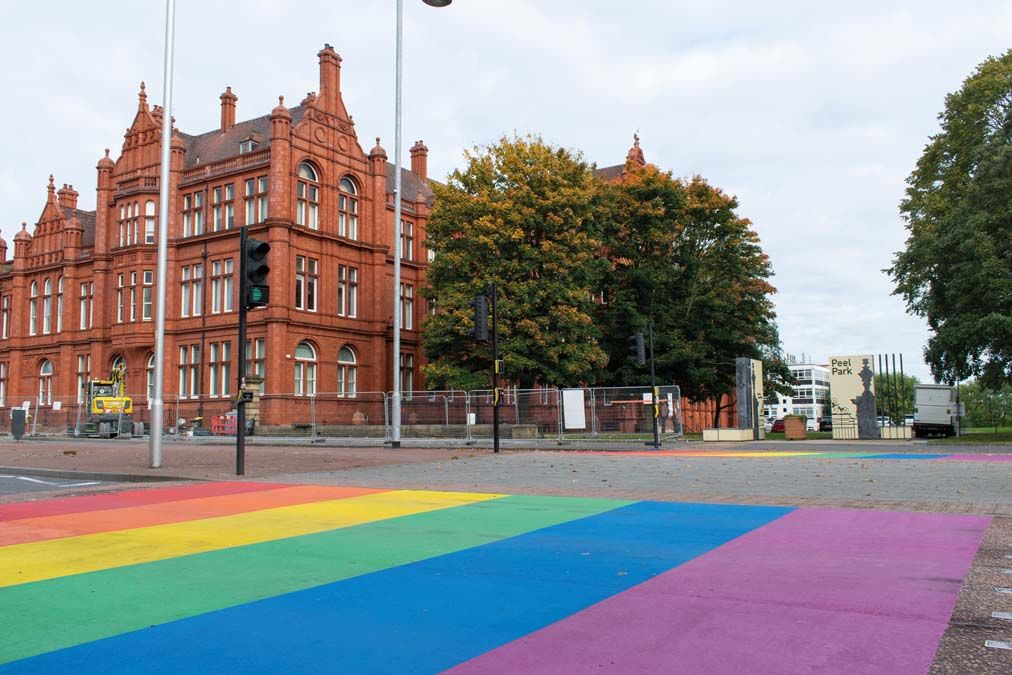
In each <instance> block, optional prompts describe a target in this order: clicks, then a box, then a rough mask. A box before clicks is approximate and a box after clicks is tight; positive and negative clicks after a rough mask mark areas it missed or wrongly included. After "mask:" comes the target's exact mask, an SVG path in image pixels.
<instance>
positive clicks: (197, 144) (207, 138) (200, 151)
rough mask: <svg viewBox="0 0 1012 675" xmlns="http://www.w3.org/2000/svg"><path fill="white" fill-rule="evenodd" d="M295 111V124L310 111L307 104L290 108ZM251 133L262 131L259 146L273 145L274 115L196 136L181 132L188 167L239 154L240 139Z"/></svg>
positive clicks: (293, 116)
mask: <svg viewBox="0 0 1012 675" xmlns="http://www.w3.org/2000/svg"><path fill="white" fill-rule="evenodd" d="M289 112H290V113H291V114H292V124H293V125H294V124H298V123H299V122H300V121H302V116H303V115H305V113H306V107H305V106H301V105H300V106H296V107H294V108H292V109H291V110H289ZM250 134H259V135H260V136H261V139H260V141H259V143H258V144H257V148H256V149H257V150H263V149H264V148H267V147H270V144H271V116H270V115H263V116H262V117H255V118H253V119H251V120H246V121H245V122H237V123H236V125H235V126H233V127H231V128H230V129H228V130H226V131H224V132H223V131H222V130H221V129H215V130H214V131H208V132H205V133H202V134H198V135H196V136H191V135H190V134H184V133H182V132H180V133H179V136H180V137H181V138H182V139H183V142H184V143H186V163H185V164H184V168H186V169H192V168H193V167H195V166H197V165H198V164H208V163H210V162H217V161H218V160H221V159H228V158H229V157H236V156H238V154H239V141H244V140H246V139H247V138H249V137H250Z"/></svg>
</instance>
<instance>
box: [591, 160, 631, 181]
mask: <svg viewBox="0 0 1012 675" xmlns="http://www.w3.org/2000/svg"><path fill="white" fill-rule="evenodd" d="M623 171H625V164H616V165H615V166H605V167H602V168H600V169H594V175H595V176H597V177H598V178H601V179H603V180H615V179H616V178H618V177H619V176H621V175H622V172H623Z"/></svg>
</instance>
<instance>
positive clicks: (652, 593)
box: [0, 482, 989, 674]
mask: <svg viewBox="0 0 1012 675" xmlns="http://www.w3.org/2000/svg"><path fill="white" fill-rule="evenodd" d="M988 523H989V519H988V518H986V517H976V516H955V515H936V514H910V513H876V512H871V511H843V510H840V511H831V510H794V509H789V508H780V507H763V506H729V505H718V504H682V503H667V502H630V501H618V500H605V499H585V498H571V497H542V496H521V495H501V494H478V493H461V492H436V491H424V490H376V489H363V488H346V487H317V486H292V485H282V484H267V483H238V482H235V483H206V484H198V485H192V486H186V487H169V488H153V489H145V490H131V491H126V492H116V493H110V494H101V495H93V496H84V497H71V498H62V499H54V500H48V501H42V502H29V503H19V504H9V505H0V625H2V627H3V631H2V634H0V673H8V672H9V673H71V672H72V673H91V672H103V673H139V672H144V673H176V674H178V673H187V672H202V673H203V672H213V673H280V672H285V673H290V672H305V673H329V672H333V673H360V672H382V673H386V672H389V673H433V672H440V671H443V670H449V669H455V672H460V673H503V672H542V673H561V672H589V671H593V672H613V673H627V672H678V671H680V672H704V671H705V672H715V673H721V672H727V673H731V672H736V673H737V672H773V671H776V672H783V671H785V670H796V669H800V670H803V669H806V668H807V669H811V668H814V667H816V666H817V665H818V664H819V663H820V659H843V661H840V662H841V663H846V659H847V658H848V655H849V656H852V657H853V658H854V659H855V663H857V664H868V663H874V664H875V667H876V668H880V670H869V669H867V668H865V669H862V668H860V667H858V668H856V669H850V670H847V671H846V672H888V673H904V672H911V673H913V672H920V673H923V672H925V671H926V669H927V666H928V665H929V664H930V659H931V656H932V654H933V653H934V650H935V647H936V646H937V643H938V639H939V637H940V636H941V633H942V631H943V630H944V628H945V625H946V624H947V622H948V618H949V615H950V613H951V610H952V606H953V604H954V602H955V598H956V594H957V593H958V591H959V580H960V579H962V577H963V576H964V575H965V573H966V570H967V567H968V565H969V563H970V561H971V559H972V557H973V555H974V552H975V551H976V549H977V546H978V545H979V542H980V539H981V537H982V536H983V532H984V530H985V529H986V528H987V525H988ZM802 643H803V644H805V648H804V649H796V648H794V646H796V645H800V644H802ZM869 650H871V651H874V652H876V653H875V655H874V656H875V658H874V659H869V657H868V652H869Z"/></svg>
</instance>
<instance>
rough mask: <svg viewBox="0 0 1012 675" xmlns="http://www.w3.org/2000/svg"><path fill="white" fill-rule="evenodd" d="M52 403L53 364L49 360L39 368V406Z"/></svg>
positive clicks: (44, 361) (43, 362)
mask: <svg viewBox="0 0 1012 675" xmlns="http://www.w3.org/2000/svg"><path fill="white" fill-rule="evenodd" d="M52 403H53V364H52V362H51V361H50V360H49V359H45V360H43V361H42V365H41V366H39V405H52Z"/></svg>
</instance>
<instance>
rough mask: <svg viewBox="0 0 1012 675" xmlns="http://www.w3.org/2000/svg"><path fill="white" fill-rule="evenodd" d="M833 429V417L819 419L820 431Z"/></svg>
mask: <svg viewBox="0 0 1012 675" xmlns="http://www.w3.org/2000/svg"><path fill="white" fill-rule="evenodd" d="M832 430H833V418H832V417H823V418H822V419H821V420H819V431H832Z"/></svg>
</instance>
